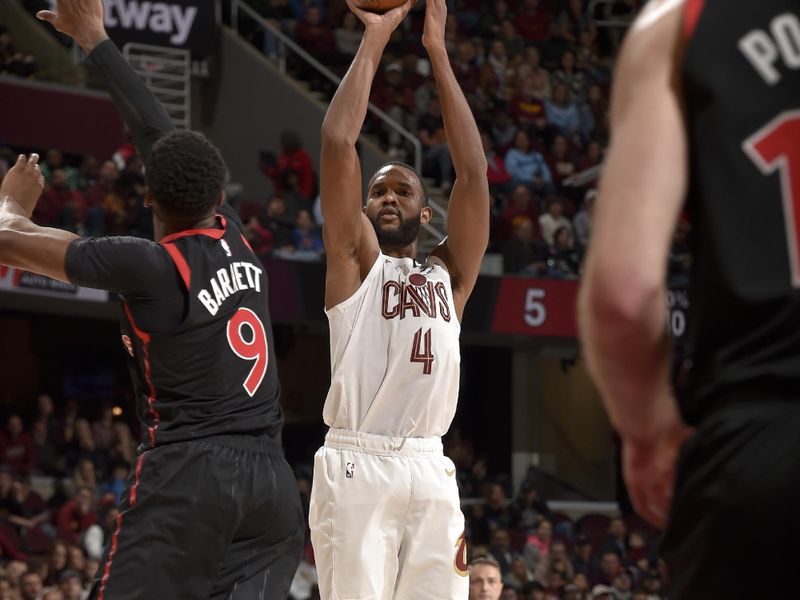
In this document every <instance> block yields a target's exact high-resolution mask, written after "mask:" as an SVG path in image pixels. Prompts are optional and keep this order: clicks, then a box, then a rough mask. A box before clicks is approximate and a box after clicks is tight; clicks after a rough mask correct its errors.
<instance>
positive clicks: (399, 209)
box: [366, 165, 431, 248]
mask: <svg viewBox="0 0 800 600" xmlns="http://www.w3.org/2000/svg"><path fill="white" fill-rule="evenodd" d="M422 196H423V191H422V186H421V185H420V182H419V180H418V179H417V176H416V174H415V173H413V172H412V171H409V170H408V169H405V168H403V167H399V166H395V165H390V166H387V167H384V168H383V169H381V170H380V171H378V174H377V175H376V177H375V179H374V181H373V183H372V186H371V187H370V189H369V196H368V198H367V206H366V214H367V217H368V218H369V220H370V221H371V222H372V226H373V227H374V228H375V233H376V235H377V236H378V243H379V244H380V246H381V248H404V247H406V246H409V245H411V244H413V243H414V242H415V241H416V240H417V236H418V235H419V228H420V225H421V224H422V223H427V222H428V221H430V217H431V213H430V209H429V208H428V207H426V206H424V205H423V204H424V203H423V198H422Z"/></svg>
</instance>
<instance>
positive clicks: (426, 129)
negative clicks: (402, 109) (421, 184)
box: [417, 98, 453, 195]
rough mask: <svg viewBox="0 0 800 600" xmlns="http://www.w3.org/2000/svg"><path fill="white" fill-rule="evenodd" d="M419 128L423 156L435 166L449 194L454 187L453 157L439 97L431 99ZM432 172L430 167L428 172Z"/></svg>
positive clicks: (418, 135) (439, 182)
mask: <svg viewBox="0 0 800 600" xmlns="http://www.w3.org/2000/svg"><path fill="white" fill-rule="evenodd" d="M417 129H418V131H417V137H419V141H420V142H421V143H422V149H423V154H422V158H423V159H424V160H425V161H426V162H427V163H429V164H430V165H432V166H434V168H435V173H436V176H437V181H438V185H439V187H441V188H442V190H443V191H444V193H445V195H447V194H449V192H450V189H451V188H452V187H453V158H452V157H451V156H450V148H449V147H448V145H447V137H446V136H445V132H444V120H443V119H442V107H441V105H440V104H439V99H438V98H432V99H431V101H430V103H429V105H428V111H427V113H425V114H424V115H422V116H421V117H420V119H419V123H418V125H417ZM430 172H431V170H430V169H428V173H430Z"/></svg>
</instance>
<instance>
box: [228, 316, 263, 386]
mask: <svg viewBox="0 0 800 600" xmlns="http://www.w3.org/2000/svg"><path fill="white" fill-rule="evenodd" d="M244 327H247V328H248V329H249V330H250V332H249V334H248V339H245V336H244V333H243V332H242V329H243V328H244ZM228 344H230V347H231V350H233V353H234V354H236V356H238V357H239V358H243V359H244V360H254V361H255V364H254V365H253V368H252V369H250V373H249V374H248V376H247V379H245V380H244V383H243V384H242V386H243V387H244V389H245V391H246V392H247V393H248V394H249V395H250V397H251V398H252V397H253V396H254V395H255V393H256V391H257V390H258V387H259V386H260V385H261V382H262V381H263V380H264V375H266V373H267V365H268V364H269V352H268V349H267V333H266V331H264V324H263V323H262V322H261V319H259V318H258V315H256V313H254V312H253V311H252V310H250V309H249V308H240V309H239V310H237V311H236V314H234V315H233V317H231V320H230V321H228Z"/></svg>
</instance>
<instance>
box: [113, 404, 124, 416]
mask: <svg viewBox="0 0 800 600" xmlns="http://www.w3.org/2000/svg"><path fill="white" fill-rule="evenodd" d="M111 414H112V415H114V416H115V417H119V416H121V415H122V407H121V406H115V407H114V408H112V409H111Z"/></svg>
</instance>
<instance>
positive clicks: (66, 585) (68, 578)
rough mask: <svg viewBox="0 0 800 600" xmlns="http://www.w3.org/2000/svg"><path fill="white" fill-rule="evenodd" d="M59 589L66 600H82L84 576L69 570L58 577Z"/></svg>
mask: <svg viewBox="0 0 800 600" xmlns="http://www.w3.org/2000/svg"><path fill="white" fill-rule="evenodd" d="M58 587H59V589H60V590H61V593H62V594H63V595H64V600H82V597H83V575H82V574H81V573H79V572H78V571H74V570H72V569H67V570H66V571H64V572H63V573H61V574H60V575H59V576H58Z"/></svg>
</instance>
